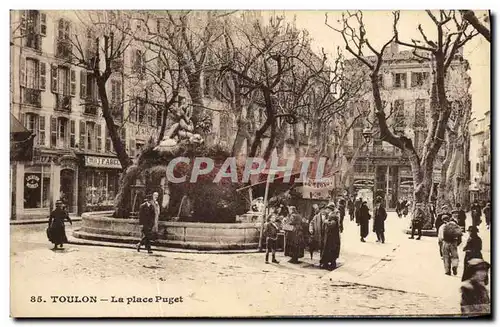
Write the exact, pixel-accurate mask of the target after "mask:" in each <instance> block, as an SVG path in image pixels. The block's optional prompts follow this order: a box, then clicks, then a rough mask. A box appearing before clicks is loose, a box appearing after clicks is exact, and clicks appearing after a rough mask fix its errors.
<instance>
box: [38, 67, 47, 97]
mask: <svg viewBox="0 0 500 327" xmlns="http://www.w3.org/2000/svg"><path fill="white" fill-rule="evenodd" d="M39 68H40V74H39V78H40V82H39V84H38V85H40V90H42V91H45V88H46V82H47V64H46V63H44V62H41V61H40V63H39Z"/></svg>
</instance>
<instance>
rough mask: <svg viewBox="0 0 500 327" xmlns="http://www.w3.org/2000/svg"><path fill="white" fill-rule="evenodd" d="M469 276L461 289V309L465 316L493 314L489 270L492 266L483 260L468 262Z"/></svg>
mask: <svg viewBox="0 0 500 327" xmlns="http://www.w3.org/2000/svg"><path fill="white" fill-rule="evenodd" d="M468 266H469V269H468V271H469V274H470V275H469V276H467V279H466V280H465V281H464V282H462V285H461V287H460V293H461V300H460V309H461V312H462V314H463V315H484V314H489V313H491V300H490V296H489V294H488V289H487V288H486V285H488V270H489V269H490V264H489V263H488V262H486V261H484V260H483V259H477V258H475V259H471V260H469V262H468Z"/></svg>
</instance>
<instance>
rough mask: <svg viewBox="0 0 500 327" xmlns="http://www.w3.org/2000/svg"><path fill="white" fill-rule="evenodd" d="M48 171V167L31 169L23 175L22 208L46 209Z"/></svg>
mask: <svg viewBox="0 0 500 327" xmlns="http://www.w3.org/2000/svg"><path fill="white" fill-rule="evenodd" d="M49 195H50V171H49V168H48V167H45V168H42V167H33V168H29V169H27V170H26V172H25V174H24V208H26V209H36V208H48V207H49V204H50V203H49Z"/></svg>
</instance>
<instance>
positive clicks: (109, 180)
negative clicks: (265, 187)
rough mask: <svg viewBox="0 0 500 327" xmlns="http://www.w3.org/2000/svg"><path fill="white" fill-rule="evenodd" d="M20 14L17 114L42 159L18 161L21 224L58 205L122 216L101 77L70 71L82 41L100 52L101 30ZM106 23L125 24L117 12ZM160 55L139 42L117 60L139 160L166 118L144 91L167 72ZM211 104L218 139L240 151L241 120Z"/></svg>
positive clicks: (16, 205)
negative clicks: (117, 209)
mask: <svg viewBox="0 0 500 327" xmlns="http://www.w3.org/2000/svg"><path fill="white" fill-rule="evenodd" d="M10 15H11V17H10V18H11V27H12V28H11V46H10V51H11V66H10V67H11V68H10V69H11V71H10V77H11V81H10V82H11V94H10V95H11V97H10V101H11V109H10V111H11V113H12V114H13V115H14V116H15V117H16V118H17V119H19V120H20V121H21V123H22V124H23V125H24V126H25V127H26V128H27V129H28V130H29V131H31V132H32V133H33V134H35V135H36V136H35V141H34V157H33V160H32V161H31V162H24V163H23V162H12V163H11V167H10V168H11V184H10V186H11V197H12V213H11V218H12V219H25V218H28V217H29V218H36V217H46V216H47V215H48V213H49V210H50V207H51V204H52V203H53V202H55V201H56V200H57V199H61V200H62V201H63V202H64V203H65V204H66V206H67V209H68V211H69V212H70V213H72V214H81V213H82V212H86V211H96V210H110V209H112V208H113V205H114V199H115V196H116V193H117V191H118V182H119V177H120V174H121V170H122V167H121V164H120V162H119V160H118V159H117V157H116V153H115V152H114V149H113V145H112V142H111V138H110V137H109V135H108V130H107V126H106V123H105V121H104V118H103V117H102V112H101V109H100V98H99V94H98V90H97V83H96V80H95V77H93V75H92V72H91V71H87V70H86V69H85V68H82V67H79V66H76V65H73V64H71V63H70V62H71V60H70V59H71V56H72V53H73V54H74V53H78V51H77V49H75V36H77V35H78V36H79V37H80V38H79V40H81V42H82V50H83V51H87V50H89V49H91V46H92V42H91V40H92V39H93V37H94V36H95V35H94V33H95V32H94V31H93V30H94V29H93V28H92V25H91V24H89V22H85V19H82V18H84V16H82V14H81V12H80V13H76V12H73V11H51V10H47V11H40V10H20V11H11V13H10ZM83 15H84V14H83ZM97 15H109V16H106V17H105V19H106V20H110V19H115V18H116V17H115V16H114V15H115V14H114V13H113V12H112V11H109V12H99V13H98V14H97ZM151 24H152V25H153V24H155V22H154V21H152V22H151ZM137 28H138V29H139V28H141V26H139V25H137ZM85 42H86V43H85ZM155 56H156V57H157V56H158V53H155V52H152V51H148V50H147V49H146V48H145V47H144V45H143V44H142V45H141V44H138V43H134V42H131V43H130V45H129V46H128V47H127V49H126V50H125V52H124V53H123V55H122V56H121V58H117V59H116V60H115V61H113V64H112V71H113V72H112V75H111V76H110V78H109V80H108V81H107V84H106V89H107V95H108V99H109V102H110V107H111V111H112V115H113V118H114V122H115V125H116V127H117V128H118V130H119V133H120V136H121V139H122V141H123V142H124V145H125V148H126V150H127V153H128V154H129V155H130V157H131V158H132V159H134V158H136V156H137V155H138V153H139V152H140V150H141V149H142V147H143V146H144V145H145V144H146V143H147V142H148V141H149V140H150V138H153V139H156V138H157V137H158V134H159V130H160V125H161V121H162V118H163V117H162V113H161V111H160V110H158V108H157V107H155V105H154V104H155V103H158V102H159V101H163V98H160V97H159V96H158V95H157V94H155V92H154V91H153V92H150V94H149V97H150V98H149V99H148V98H147V97H148V95H147V93H145V92H144V90H145V89H151V84H152V81H151V78H148V74H147V73H146V72H149V73H151V72H152V71H155V72H157V73H158V74H161V71H160V70H159V69H157V68H158V67H157V66H158V65H159V63H157V60H154V59H155ZM146 65H148V67H146ZM181 98H186V99H188V101H189V96H188V94H187V92H186V91H185V90H181V92H180V96H179V98H178V99H177V102H180V101H181V100H180V99H181ZM206 100H207V103H206V106H207V107H216V108H218V109H219V110H216V111H215V112H214V113H213V114H212V118H213V119H212V123H213V133H211V135H210V140H208V141H209V142H210V143H217V142H219V143H223V144H232V143H231V141H232V140H233V139H234V133H233V128H235V126H234V125H235V120H234V119H232V120H229V121H228V118H227V117H225V116H227V115H224V114H223V113H224V112H226V111H228V110H227V108H222V105H223V104H222V102H220V101H217V100H216V99H212V100H210V99H209V98H207V99H206ZM212 102H213V103H212ZM174 107H175V105H174ZM221 125H223V126H226V127H230V126H234V127H231V128H223V129H221V128H219V126H221ZM168 126H169V118H167V127H168Z"/></svg>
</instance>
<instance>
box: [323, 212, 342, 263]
mask: <svg viewBox="0 0 500 327" xmlns="http://www.w3.org/2000/svg"><path fill="white" fill-rule="evenodd" d="M339 220H340V213H339V211H338V210H337V209H335V210H334V211H330V212H329V213H328V217H327V220H326V221H325V222H324V223H323V244H322V251H321V260H320V268H326V269H330V270H332V269H335V268H336V267H337V259H338V257H339V254H340V221H339Z"/></svg>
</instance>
